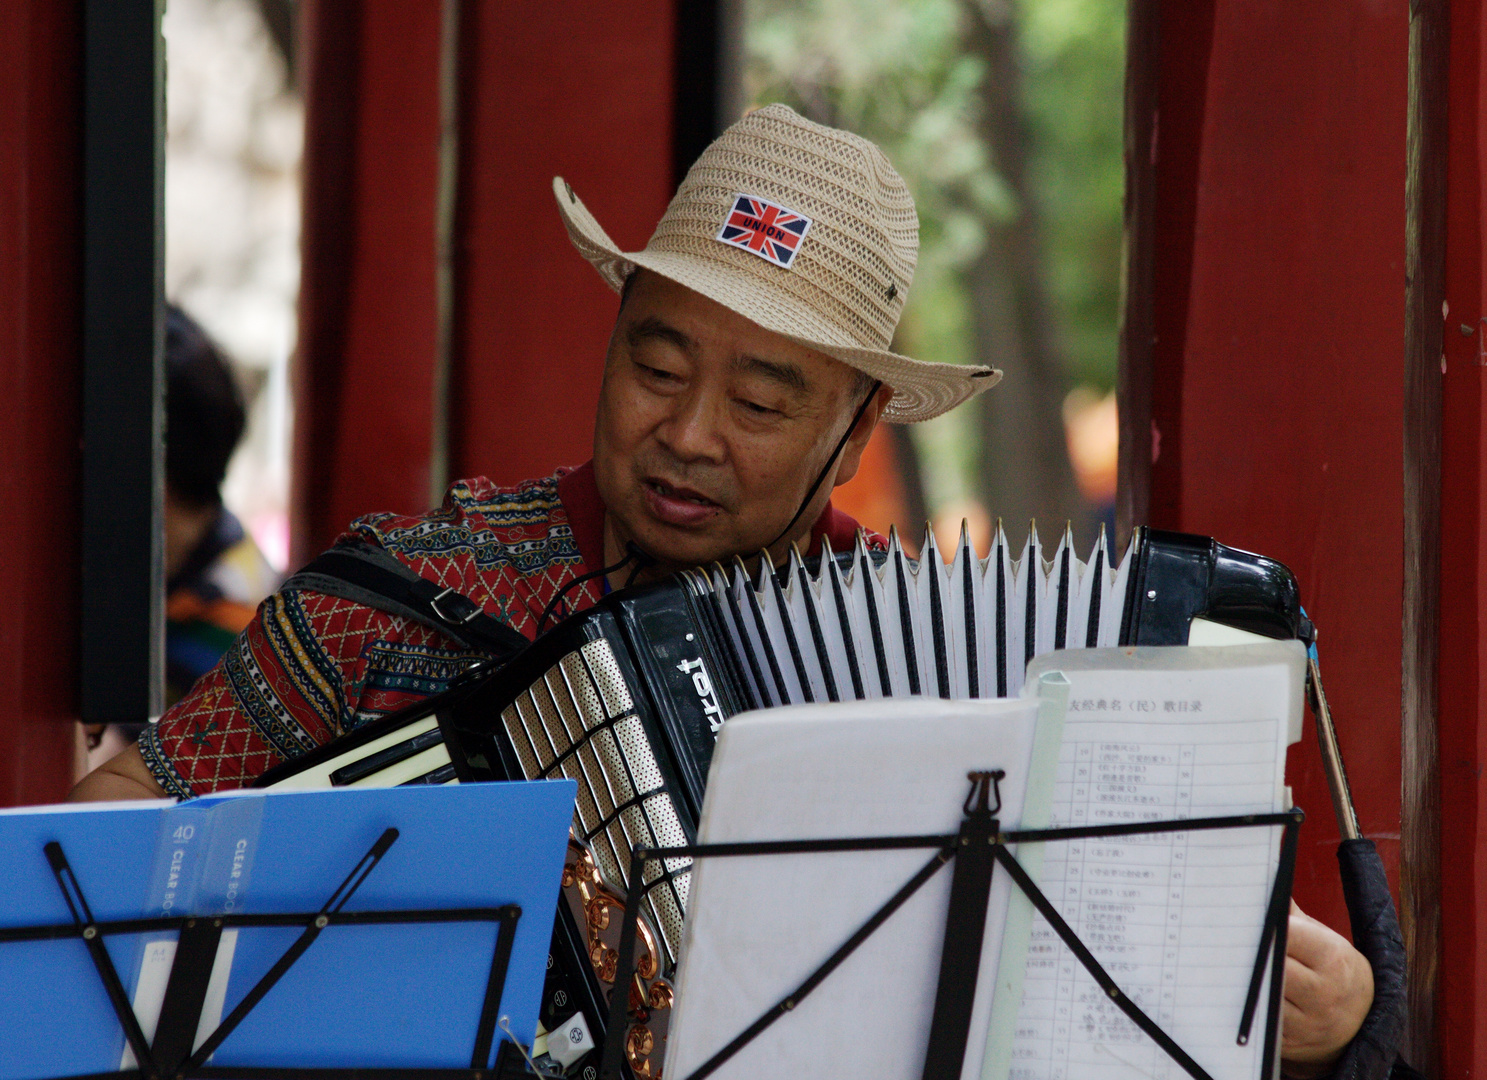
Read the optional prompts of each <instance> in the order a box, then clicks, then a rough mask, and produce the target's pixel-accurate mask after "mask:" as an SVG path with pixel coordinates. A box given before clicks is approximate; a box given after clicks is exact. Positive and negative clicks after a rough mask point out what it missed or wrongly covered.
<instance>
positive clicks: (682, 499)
mask: <svg viewBox="0 0 1487 1080" xmlns="http://www.w3.org/2000/svg"><path fill="white" fill-rule="evenodd" d="M644 491H645V503H646V507H647V508H648V509H649V510H650V512H651V515H652V516H653V517H655V518H656V519H657V520H659V521H662V522H664V523H666V524H667V525H676V526H681V527H687V526H695V525H701V524H703V523H704V522H706V521H708V520H710V519H711V518H712V517H713V516H714V515H716V514H718V513H719V512H721V511H722V509H723V508H722V506H721V505H719V504H718V503H715V502H713V500H711V499H709V498H708V497H707V496H706V495H704V494H702V492H700V491H697V490H695V489H694V488H689V487H683V486H680V485H677V484H669V483H667V482H666V481H665V480H662V479H660V478H658V477H654V476H653V477H647V478H646V480H645V481H644Z"/></svg>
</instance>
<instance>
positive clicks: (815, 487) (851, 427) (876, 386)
mask: <svg viewBox="0 0 1487 1080" xmlns="http://www.w3.org/2000/svg"><path fill="white" fill-rule="evenodd" d="M882 387H883V384H882V382H881V381H874V383H873V388H872V389H871V390H869V391H868V392H867V397H865V398H863V399H862V404H861V405H859V406H857V414H856V415H855V416H853V417H852V422H851V423H850V424H848V425H847V430H846V431H845V432H843V433H842V437H841V438H840V439H838V440H837V444H836V449H835V450H833V451H832V452H831V457H829V458H827V459H826V464H825V465H823V466H821V471H820V472H819V473H817V474H816V482H815V483H814V484H812V485H811V490H810V491H807V492H806V493H805V498H804V499H802V500H801V502H800V507H799V509H797V510H796V511H795V516H794V517H793V518H791V519H790V524H788V525H786V526H785V527H784V528H783V529H781V530H780V535H779V536H776V537H775V538H774V539H773V540H771V541H770V542H769V543H767V544H765V545H764V550H765V551H768V550H769V549H770V548H772V547H774V546H775V545H776V544H778V543H779V542H780V541H781V540H783V539H784V538H785V537H787V536H789V535H790V530H791V529H793V528H795V523H796V522H797V521H799V520H800V515H801V514H803V513H805V511H806V507H808V506H810V505H811V500H812V499H814V498H815V497H816V492H817V491H819V490H821V484H822V483H823V482H824V481H825V480H826V474H827V473H829V472H830V471H831V467H832V466H833V465H835V464H836V459H837V458H839V457H841V456H842V449H843V448H844V447H845V446H846V445H847V440H848V439H850V438H851V437H852V432H854V431H856V430H857V425H858V424H860V423H861V422H862V414H863V413H865V412H867V407H868V405H869V404H871V402H872V400H873V398H875V397H877V396H878V391H879V390H880V389H882ZM771 557H772V556H771Z"/></svg>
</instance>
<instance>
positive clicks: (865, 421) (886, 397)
mask: <svg viewBox="0 0 1487 1080" xmlns="http://www.w3.org/2000/svg"><path fill="white" fill-rule="evenodd" d="M892 398H893V387H891V386H880V387H878V390H877V392H876V393H875V394H873V399H872V401H870V402H869V403H868V406H867V408H866V409H864V410H863V411H862V418H861V419H860V420H858V421H857V426H856V427H855V428H853V429H852V434H851V435H849V436H848V437H847V444H846V445H845V446H843V447H842V456H841V461H840V463H839V464H838V465H837V469H836V479H835V480H833V481H832V486H833V487H841V486H842V485H843V484H845V483H846V482H847V481H848V480H850V479H852V477H854V476H856V475H857V470H858V468H859V467H860V466H861V465H862V452H863V451H864V450H866V449H867V444H868V440H870V439H871V438H872V437H873V431H874V429H876V428H877V426H878V420H879V418H880V417H882V415H883V410H884V409H886V408H887V407H888V402H889V401H890V400H891V399H892Z"/></svg>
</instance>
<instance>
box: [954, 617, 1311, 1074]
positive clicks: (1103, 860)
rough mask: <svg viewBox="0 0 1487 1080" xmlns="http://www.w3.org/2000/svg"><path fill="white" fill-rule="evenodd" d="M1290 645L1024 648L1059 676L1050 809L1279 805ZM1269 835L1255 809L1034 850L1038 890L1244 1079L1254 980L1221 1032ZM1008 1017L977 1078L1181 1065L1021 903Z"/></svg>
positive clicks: (1254, 1063)
mask: <svg viewBox="0 0 1487 1080" xmlns="http://www.w3.org/2000/svg"><path fill="white" fill-rule="evenodd" d="M1304 657H1305V654H1304V651H1303V649H1302V646H1301V645H1300V644H1299V643H1297V642H1273V643H1267V644H1264V645H1246V646H1237V647H1229V648H1222V649H1218V648H1194V649H1121V650H1113V649H1112V650H1080V651H1073V652H1067V653H1058V654H1053V655H1050V656H1045V657H1040V658H1038V659H1037V660H1035V661H1034V662H1033V664H1032V665H1031V666H1030V667H1029V671H1028V678H1029V681H1030V682H1031V681H1032V680H1033V679H1035V678H1036V676H1037V675H1038V673H1040V672H1042V671H1047V670H1052V669H1056V670H1059V671H1061V672H1063V673H1064V674H1065V675H1066V676H1067V677H1068V679H1069V681H1070V694H1069V711H1068V713H1067V716H1066V719H1065V726H1064V740H1063V748H1062V751H1061V754H1060V760H1059V772H1058V776H1057V780H1056V783H1055V786H1054V797H1053V809H1052V816H1051V824H1053V825H1055V826H1058V825H1067V826H1078V825H1086V824H1088V825H1097V824H1105V823H1117V822H1132V821H1156V820H1163V819H1173V818H1187V817H1211V816H1221V815H1229V814H1242V813H1252V812H1274V811H1278V810H1283V809H1286V808H1287V807H1288V805H1289V798H1288V796H1287V793H1286V789H1285V786H1284V769H1285V750H1286V746H1287V745H1288V744H1289V743H1291V742H1294V741H1295V740H1296V739H1297V738H1298V737H1299V735H1300V721H1301V707H1302V706H1301V692H1302V678H1303V673H1304V664H1305V659H1304ZM1113 663H1120V664H1122V666H1126V667H1127V668H1128V669H1127V670H1112V669H1111V665H1112V664H1113ZM1280 840H1281V830H1280V829H1279V828H1278V827H1270V828H1255V829H1239V830H1224V831H1217V832H1193V833H1185V832H1178V833H1169V834H1162V835H1153V836H1150V837H1139V838H1132V839H1128V840H1121V841H1119V842H1111V841H1094V840H1080V841H1065V842H1059V843H1050V844H1047V845H1046V850H1045V852H1044V857H1043V867H1042V872H1041V875H1040V878H1041V885H1042V888H1043V890H1044V892H1045V893H1046V894H1047V895H1048V897H1049V899H1050V901H1051V902H1052V903H1053V904H1054V906H1055V907H1057V908H1058V909H1059V912H1060V914H1062V915H1063V916H1064V918H1065V919H1066V920H1067V921H1068V922H1069V924H1070V925H1071V926H1072V927H1073V929H1074V930H1075V932H1076V933H1078V934H1079V936H1080V938H1081V940H1083V941H1084V942H1085V944H1086V945H1087V946H1088V947H1089V948H1090V950H1091V951H1092V952H1093V953H1094V954H1095V956H1096V957H1097V958H1098V959H1099V960H1100V962H1101V963H1102V964H1103V965H1104V966H1105V968H1106V970H1107V971H1108V972H1109V973H1110V974H1111V976H1112V977H1113V978H1114V979H1115V980H1116V982H1117V983H1118V984H1120V985H1121V987H1122V988H1123V989H1124V990H1125V991H1126V993H1127V994H1128V995H1129V996H1130V997H1132V998H1133V999H1134V1000H1135V1001H1136V1002H1137V1003H1138V1004H1139V1005H1140V1006H1141V1007H1142V1008H1143V1009H1144V1010H1145V1011H1146V1012H1147V1013H1148V1015H1150V1016H1151V1017H1152V1018H1153V1019H1155V1020H1156V1021H1157V1022H1158V1023H1159V1024H1160V1025H1161V1026H1162V1027H1163V1028H1164V1030H1166V1031H1167V1032H1168V1034H1170V1035H1171V1036H1172V1037H1173V1038H1174V1039H1175V1040H1176V1041H1177V1043H1178V1044H1179V1045H1180V1046H1182V1047H1183V1048H1184V1049H1185V1050H1187V1051H1188V1053H1190V1054H1191V1055H1192V1056H1193V1057H1194V1058H1195V1059H1196V1060H1197V1061H1198V1063H1199V1064H1200V1065H1202V1066H1203V1067H1204V1068H1205V1069H1207V1070H1208V1072H1209V1073H1210V1074H1211V1075H1212V1076H1214V1077H1215V1078H1217V1080H1251V1078H1254V1077H1256V1076H1258V1075H1259V1074H1260V1072H1261V1068H1262V1066H1263V1064H1264V1062H1263V1061H1262V1059H1261V1055H1262V1048H1263V1044H1264V1038H1263V1035H1264V1030H1265V1016H1264V1009H1263V1003H1264V1002H1265V1001H1266V1000H1267V997H1266V994H1267V993H1268V984H1267V987H1266V988H1265V989H1263V990H1262V996H1261V999H1260V1000H1261V1003H1262V1008H1261V1011H1260V1014H1259V1016H1257V1018H1256V1021H1255V1028H1254V1031H1253V1033H1252V1035H1251V1038H1250V1041H1249V1043H1248V1045H1246V1046H1240V1045H1238V1044H1237V1042H1236V1036H1237V1034H1238V1027H1239V1018H1240V1014H1241V1010H1242V1007H1243V1003H1244V995H1245V991H1246V989H1247V988H1248V983H1249V979H1250V973H1251V969H1252V966H1253V964H1254V960H1255V954H1256V950H1257V948H1258V946H1259V942H1260V935H1261V929H1262V923H1263V915H1264V909H1265V902H1266V899H1267V898H1268V896H1269V893H1270V888H1271V884H1272V882H1273V879H1274V874H1275V867H1276V862H1277V859H1278V856H1279V847H1280ZM1025 846H1030V845H1025ZM1018 902H1019V903H1021V902H1022V901H1020V900H1019V901H1018ZM1014 921H1015V920H1014ZM1009 953H1010V950H1009ZM998 981H999V983H1000V982H1001V981H1002V980H1001V979H1000V978H999V980H998ZM1015 1028H1016V1031H1015V1037H1014V1039H1013V1040H1012V1042H1011V1045H1010V1047H1007V1048H1006V1052H1002V1053H998V1052H997V1047H995V1046H993V1047H992V1052H990V1053H988V1055H987V1058H986V1072H985V1074H984V1075H985V1077H986V1080H997V1078H1000V1077H1007V1076H1009V1075H1010V1077H1012V1078H1013V1080H1121V1078H1125V1077H1131V1078H1135V1077H1142V1078H1147V1077H1151V1078H1156V1080H1169V1078H1170V1080H1177V1078H1179V1077H1183V1076H1185V1075H1186V1074H1185V1073H1184V1072H1183V1071H1182V1069H1181V1067H1180V1066H1178V1065H1177V1064H1176V1063H1175V1062H1173V1061H1171V1060H1170V1059H1169V1058H1168V1057H1167V1056H1166V1055H1165V1054H1164V1053H1163V1052H1162V1051H1161V1050H1160V1049H1159V1048H1158V1047H1157V1046H1156V1044H1155V1043H1153V1042H1152V1041H1151V1040H1150V1039H1148V1038H1147V1037H1146V1036H1145V1035H1144V1034H1143V1033H1141V1032H1140V1031H1139V1030H1138V1029H1137V1028H1136V1027H1135V1025H1134V1024H1133V1023H1132V1022H1131V1021H1130V1020H1129V1019H1127V1018H1126V1017H1125V1016H1124V1015H1123V1014H1122V1013H1120V1012H1119V1010H1118V1009H1117V1008H1116V1007H1115V1005H1114V1004H1113V1003H1112V1002H1110V1001H1109V1000H1108V999H1107V998H1106V997H1105V995H1104V994H1103V993H1102V992H1101V991H1100V990H1099V988H1098V986H1097V985H1096V984H1095V982H1094V980H1093V979H1092V978H1091V977H1090V976H1089V975H1088V973H1086V972H1085V971H1084V969H1083V968H1082V966H1081V965H1080V964H1079V962H1078V961H1077V960H1076V959H1075V958H1074V957H1073V955H1072V954H1071V953H1070V952H1069V950H1068V949H1067V948H1066V947H1065V946H1064V945H1063V943H1062V942H1060V941H1059V940H1058V938H1057V937H1056V936H1055V935H1054V933H1053V931H1052V929H1051V928H1050V927H1049V926H1048V925H1047V923H1046V922H1044V921H1043V919H1042V918H1041V917H1038V916H1036V915H1035V916H1034V918H1033V931H1032V937H1031V941H1030V944H1029V956H1028V960H1027V966H1026V973H1025V979H1024V983H1023V993H1022V996H1021V1008H1020V1010H1019V1012H1018V1014H1017V1019H1016V1024H1015ZM1009 1059H1010V1061H1009ZM1009 1066H1010V1073H1009V1071H1008V1070H1009Z"/></svg>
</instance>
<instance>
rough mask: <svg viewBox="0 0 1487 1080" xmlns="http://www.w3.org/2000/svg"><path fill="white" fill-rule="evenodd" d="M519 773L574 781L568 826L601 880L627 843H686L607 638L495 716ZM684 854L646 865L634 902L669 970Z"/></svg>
mask: <svg viewBox="0 0 1487 1080" xmlns="http://www.w3.org/2000/svg"><path fill="white" fill-rule="evenodd" d="M501 724H502V727H503V728H504V729H505V732H506V735H507V738H509V739H510V740H511V743H512V745H513V746H514V748H515V750H516V755H517V757H518V759H519V760H520V761H521V764H522V771H523V773H525V775H526V777H527V779H530V780H537V779H555V778H559V777H566V778H569V779H572V780H576V781H578V805H577V809H576V813H575V818H574V829H575V832H576V833H577V834H578V835H579V837H580V838H581V839H582V840H583V842H584V844H585V846H586V847H587V849H588V851H589V853H590V854H591V855H592V857H593V859H594V863H595V865H596V867H597V869H598V871H599V873H600V875H601V878H602V880H603V881H604V882H605V883H607V884H609V885H610V886H611V888H615V889H622V888H623V887H624V883H625V882H626V881H627V880H628V876H629V870H630V850H631V849H632V848H633V847H634V846H635V845H637V844H639V845H644V846H647V847H667V846H680V845H683V844H686V843H687V834H686V832H685V830H684V829H683V828H682V824H681V820H680V819H679V817H678V815H677V810H676V806H675V804H674V803H673V802H672V796H671V793H670V792H669V791H668V790H667V787H666V785H665V784H664V782H663V780H662V774H661V769H660V766H659V765H658V763H657V761H656V756H655V752H654V750H653V748H652V746H651V743H650V740H649V739H648V738H647V736H646V733H645V729H644V727H643V725H642V722H641V719H640V717H639V715H638V714H637V712H636V709H635V704H634V701H633V699H632V697H631V695H630V691H629V689H628V688H627V687H626V686H625V682H624V679H623V678H622V677H621V674H620V671H619V667H618V665H617V663H616V662H615V658H614V653H613V652H612V651H611V648H610V644H609V642H607V641H605V640H603V639H602V638H601V639H598V640H594V641H590V642H588V643H587V644H585V645H584V646H583V647H582V648H580V649H577V650H575V651H573V652H571V653H569V654H568V655H567V656H564V657H563V658H562V659H561V660H559V661H558V662H557V663H556V664H554V665H553V666H552V667H551V668H549V669H548V671H547V672H546V673H545V674H544V675H543V676H542V678H541V679H539V680H538V681H537V682H535V683H534V684H532V686H531V687H529V688H528V689H527V690H526V691H525V692H523V693H522V694H520V695H519V696H518V697H517V699H516V700H515V701H514V702H513V703H512V704H511V705H510V706H508V707H507V708H506V709H505V710H503V711H502V713H501ZM690 867H691V861H690V860H686V859H671V860H667V861H666V862H665V863H664V864H661V863H651V864H648V866H647V868H646V877H645V878H644V907H643V908H642V910H643V911H644V913H645V914H646V915H647V916H649V920H650V923H651V925H652V926H653V927H655V929H656V930H657V931H658V932H659V934H660V937H661V944H662V947H663V949H664V952H665V956H664V963H663V967H664V969H665V970H668V971H669V970H670V969H671V967H672V966H673V964H674V963H675V961H676V957H677V954H678V951H679V949H680V947H681V938H682V918H683V913H684V912H685V910H686V903H687V887H688V884H689V882H690V880H691V869H690Z"/></svg>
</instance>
